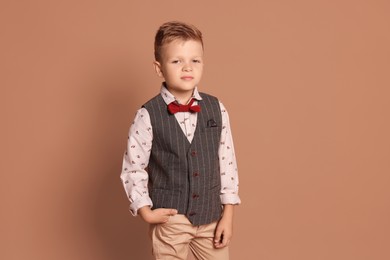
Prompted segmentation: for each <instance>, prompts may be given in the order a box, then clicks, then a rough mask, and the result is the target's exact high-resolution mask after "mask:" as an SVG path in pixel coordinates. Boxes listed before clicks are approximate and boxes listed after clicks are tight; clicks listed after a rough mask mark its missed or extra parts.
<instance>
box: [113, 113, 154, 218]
mask: <svg viewBox="0 0 390 260" xmlns="http://www.w3.org/2000/svg"><path fill="white" fill-rule="evenodd" d="M152 140H153V132H152V126H151V123H150V117H149V113H148V111H147V110H146V109H145V108H141V109H139V110H138V111H137V113H136V115H135V119H134V122H133V124H132V125H131V126H130V129H129V135H128V138H127V148H126V151H125V153H124V156H123V165H122V172H121V175H120V178H121V180H122V184H123V187H124V189H125V192H126V195H127V198H128V199H129V201H130V208H129V210H130V212H131V213H132V215H133V216H136V215H137V211H138V209H140V208H141V207H144V206H147V205H149V206H153V203H152V200H151V199H150V197H149V192H148V180H149V176H148V173H147V172H146V170H145V168H146V167H147V166H148V162H149V157H150V151H151V147H152Z"/></svg>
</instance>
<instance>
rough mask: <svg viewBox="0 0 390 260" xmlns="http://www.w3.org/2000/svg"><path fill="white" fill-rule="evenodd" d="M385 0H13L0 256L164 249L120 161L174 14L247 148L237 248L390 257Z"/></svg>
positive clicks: (153, 89) (388, 20) (102, 257)
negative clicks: (129, 193) (187, 29)
mask: <svg viewBox="0 0 390 260" xmlns="http://www.w3.org/2000/svg"><path fill="white" fill-rule="evenodd" d="M389 13H390V2H389V1H387V0H370V1H369V0H366V1H365V0H354V1H352V0H351V1H348V0H338V1H333V0H318V1H311V0H296V1H288V0H273V1H268V0H252V1H245V0H243V1H219V0H215V1H176V0H166V1H150V0H148V1H125V0H121V1H119V0H110V1H108V0H96V1H92V0H77V1H73V0H70V1H49V0H46V1H44V0H37V1H22V0H21V1H11V0H1V2H0V38H1V40H0V63H1V66H0V74H1V76H0V86H1V95H0V106H1V107H0V113H1V128H0V131H1V133H0V138H1V140H0V147H1V156H0V158H1V163H0V167H1V169H0V170H1V175H0V176H1V177H0V178H1V179H0V203H1V204H0V205H1V209H0V210H1V213H0V239H1V241H0V259H4V260H21V259H30V260H49V259H50V260H51V259H56V260H69V259H71V260H126V259H129V260H130V259H135V260H149V259H152V258H151V254H150V253H151V249H150V240H149V238H148V235H147V230H148V226H147V225H146V224H145V223H143V222H142V221H141V219H140V218H134V217H132V216H131V214H130V212H129V211H128V205H129V202H128V200H127V198H126V195H125V192H124V190H123V187H122V184H121V181H120V178H119V175H120V172H121V166H122V156H123V152H124V149H125V147H126V140H127V132H128V129H129V127H130V124H131V122H132V120H133V117H134V114H135V112H136V110H137V109H138V108H139V107H140V106H141V105H142V104H143V103H144V102H145V101H147V100H148V99H149V98H151V97H152V96H154V95H155V94H157V93H158V91H159V87H160V83H161V82H160V79H159V78H158V77H157V76H156V75H155V73H154V71H153V67H152V62H153V40H154V39H153V38H154V34H155V32H156V30H157V28H158V27H159V26H160V25H161V24H162V23H163V22H166V21H170V20H180V21H185V22H188V23H192V24H195V25H196V26H197V27H199V29H200V30H201V31H202V32H203V34H204V41H205V58H206V61H205V64H206V65H205V74H204V78H203V80H202V81H201V83H200V85H199V89H200V90H201V91H204V92H208V93H210V94H213V95H216V96H218V97H219V98H220V99H221V100H222V102H223V103H224V104H225V106H226V107H227V109H228V111H229V114H230V119H231V124H232V128H233V136H234V141H235V148H236V153H237V159H238V167H239V174H240V196H241V199H242V202H243V203H242V205H240V206H239V207H237V208H236V214H235V220H234V237H233V240H232V244H231V259H233V260H234V259H245V260H246V259H250V260H252V259H254V260H263V259H264V260H330V259H332V260H387V259H390V247H389V245H390V223H389V222H390V221H389V219H390V205H389V199H390V189H389V186H390V137H389V133H390V123H389V116H390V102H389V95H390V90H389V87H390V77H389V75H390V73H389V72H390V48H389V46H390V33H389V32H390V16H389Z"/></svg>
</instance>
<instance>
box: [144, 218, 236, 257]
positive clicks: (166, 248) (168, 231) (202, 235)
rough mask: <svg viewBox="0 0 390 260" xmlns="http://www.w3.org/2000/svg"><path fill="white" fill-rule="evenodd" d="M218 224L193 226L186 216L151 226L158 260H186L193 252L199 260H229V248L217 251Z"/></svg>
mask: <svg viewBox="0 0 390 260" xmlns="http://www.w3.org/2000/svg"><path fill="white" fill-rule="evenodd" d="M216 226H217V222H213V223H211V224H207V225H201V226H193V225H192V224H191V223H190V221H189V220H188V219H187V218H186V216H184V215H180V214H177V215H175V216H171V217H170V219H169V221H168V222H167V223H164V224H157V225H150V236H151V238H152V244H153V255H154V257H155V258H156V260H171V259H175V260H177V259H180V260H186V259H187V255H188V250H191V251H192V253H193V254H194V256H195V257H196V259H198V260H228V259H229V249H228V247H224V248H220V249H216V248H215V247H214V243H213V239H214V232H215V228H216Z"/></svg>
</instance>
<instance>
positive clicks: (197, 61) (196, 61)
mask: <svg viewBox="0 0 390 260" xmlns="http://www.w3.org/2000/svg"><path fill="white" fill-rule="evenodd" d="M192 61H193V62H195V63H200V60H192Z"/></svg>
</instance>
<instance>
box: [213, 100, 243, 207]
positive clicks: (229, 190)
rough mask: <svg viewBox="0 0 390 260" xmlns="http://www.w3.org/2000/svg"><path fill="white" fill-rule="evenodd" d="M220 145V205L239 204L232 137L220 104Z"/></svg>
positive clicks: (227, 120)
mask: <svg viewBox="0 0 390 260" xmlns="http://www.w3.org/2000/svg"><path fill="white" fill-rule="evenodd" d="M220 107H221V114H222V132H221V143H220V146H219V150H218V155H219V166H220V171H221V201H222V204H224V205H225V204H233V205H235V204H240V203H241V200H240V197H239V196H238V184H239V182H238V171H237V162H236V156H235V153H234V145H233V137H232V131H231V128H230V121H229V115H228V112H227V110H226V108H225V107H224V105H223V104H222V103H220Z"/></svg>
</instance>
